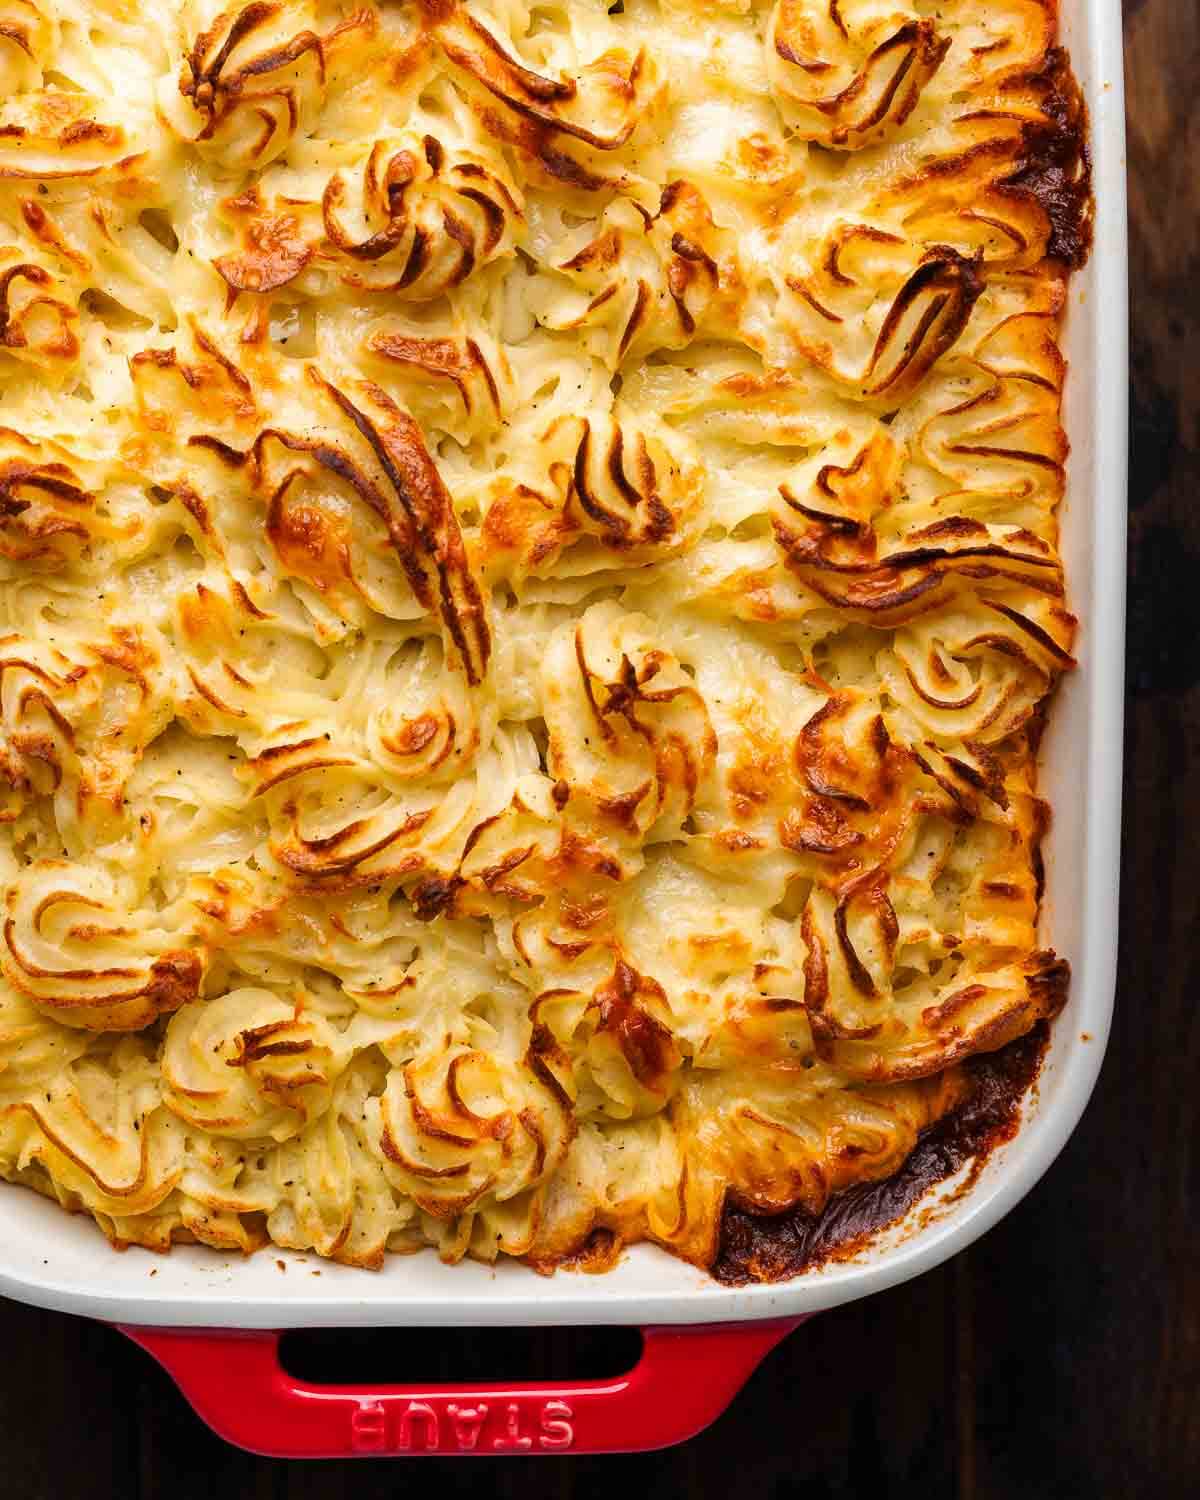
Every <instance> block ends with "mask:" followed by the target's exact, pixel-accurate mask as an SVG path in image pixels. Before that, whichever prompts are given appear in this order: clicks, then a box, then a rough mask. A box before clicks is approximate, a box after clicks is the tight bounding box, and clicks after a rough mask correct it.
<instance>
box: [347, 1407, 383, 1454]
mask: <svg viewBox="0 0 1200 1500" xmlns="http://www.w3.org/2000/svg"><path fill="white" fill-rule="evenodd" d="M386 1443H387V1414H386V1413H385V1412H384V1409H383V1405H382V1403H381V1402H379V1401H360V1402H359V1403H358V1405H357V1406H356V1407H355V1408H354V1410H353V1411H352V1412H351V1413H350V1446H351V1447H352V1448H353V1449H354V1451H355V1452H356V1453H380V1452H382V1451H383V1448H384V1446H385V1445H386Z"/></svg>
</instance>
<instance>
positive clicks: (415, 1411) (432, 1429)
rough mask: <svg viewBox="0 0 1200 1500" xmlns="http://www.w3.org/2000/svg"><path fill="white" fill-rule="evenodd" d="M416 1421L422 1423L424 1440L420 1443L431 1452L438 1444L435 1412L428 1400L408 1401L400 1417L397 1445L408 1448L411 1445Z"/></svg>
mask: <svg viewBox="0 0 1200 1500" xmlns="http://www.w3.org/2000/svg"><path fill="white" fill-rule="evenodd" d="M418 1423H423V1424H424V1431H425V1441H424V1443H422V1444H421V1446H422V1447H423V1448H425V1449H426V1450H427V1451H428V1452H430V1453H432V1452H434V1451H435V1450H436V1449H437V1446H438V1419H437V1413H436V1412H435V1411H434V1409H433V1407H432V1406H430V1404H429V1402H428V1401H410V1402H409V1403H408V1405H407V1406H406V1407H405V1408H404V1412H403V1414H402V1415H401V1417H400V1433H399V1437H398V1439H397V1447H399V1448H402V1449H409V1448H411V1447H412V1446H413V1430H414V1428H415V1427H416V1426H417V1424H418Z"/></svg>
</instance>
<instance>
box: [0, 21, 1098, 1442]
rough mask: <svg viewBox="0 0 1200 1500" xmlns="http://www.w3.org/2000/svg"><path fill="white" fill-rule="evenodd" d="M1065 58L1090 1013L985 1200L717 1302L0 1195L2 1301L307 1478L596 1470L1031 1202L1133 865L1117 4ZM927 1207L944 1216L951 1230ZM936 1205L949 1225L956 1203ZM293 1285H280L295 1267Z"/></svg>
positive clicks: (1076, 704)
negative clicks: (220, 1250) (394, 1469)
mask: <svg viewBox="0 0 1200 1500" xmlns="http://www.w3.org/2000/svg"><path fill="white" fill-rule="evenodd" d="M1063 33H1064V35H1063V40H1064V42H1065V43H1066V45H1067V46H1068V48H1069V49H1070V53H1071V57H1072V61H1073V65H1074V68H1075V71H1076V73H1077V75H1078V77H1079V79H1080V81H1081V84H1082V86H1083V89H1084V93H1085V96H1086V99H1087V101H1088V106H1089V110H1090V116H1091V142H1092V156H1093V168H1094V184H1095V195H1096V203H1097V217H1096V225H1095V241H1094V250H1093V254H1092V257H1091V259H1090V261H1089V263H1088V265H1087V267H1086V269H1085V270H1083V271H1082V272H1080V273H1079V274H1077V275H1076V276H1075V277H1074V279H1073V280H1072V283H1071V288H1070V302H1069V310H1068V314H1067V319H1066V326H1065V347H1066V353H1067V356H1068V359H1069V361H1070V375H1069V379H1068V383H1067V396H1066V411H1065V424H1066V428H1067V432H1068V435H1069V437H1070V441H1071V445H1072V454H1071V459H1070V465H1069V475H1068V488H1067V498H1066V500H1065V502H1064V505H1063V508H1062V512H1061V519H1062V528H1063V551H1064V554H1065V558H1066V564H1067V576H1068V579H1069V580H1070V582H1071V590H1072V604H1073V608H1074V610H1075V612H1076V613H1077V614H1078V615H1079V616H1080V618H1081V619H1082V621H1083V630H1082V634H1081V648H1080V665H1079V669H1078V671H1076V672H1074V673H1072V674H1070V676H1069V677H1068V679H1067V680H1066V681H1064V683H1063V685H1062V687H1061V690H1060V692H1059V694H1058V697H1057V700H1056V703H1055V709H1054V713H1053V715H1052V718H1051V727H1050V730H1049V732H1048V735H1047V738H1046V742H1045V745H1044V750H1043V758H1044V765H1043V772H1042V776H1043V782H1042V785H1043V788H1044V791H1045V794H1046V796H1047V797H1048V798H1049V799H1050V801H1051V803H1052V804H1053V807H1054V810H1055V815H1054V826H1053V830H1052V832H1051V834H1050V836H1049V839H1048V841H1047V847H1046V864H1047V882H1046V899H1045V903H1044V911H1043V927H1044V936H1045V940H1046V941H1047V943H1050V944H1053V946H1054V948H1055V949H1056V950H1057V951H1058V952H1059V953H1061V954H1063V955H1065V956H1066V957H1067V958H1069V960H1070V963H1071V967H1072V971H1073V979H1072V985H1071V997H1070V1001H1069V1004H1068V1007H1067V1010H1066V1011H1065V1012H1064V1014H1063V1015H1062V1017H1061V1018H1060V1019H1059V1021H1058V1023H1057V1024H1056V1026H1055V1027H1054V1030H1053V1035H1052V1039H1051V1042H1050V1045H1049V1048H1048V1051H1047V1054H1046V1058H1045V1062H1044V1065H1043V1068H1042V1072H1041V1075H1040V1078H1039V1086H1038V1088H1037V1090H1036V1091H1035V1092H1034V1094H1033V1095H1031V1096H1030V1097H1029V1098H1027V1100H1026V1102H1025V1105H1024V1118H1023V1120H1022V1124H1021V1128H1020V1130H1019V1131H1018V1132H1017V1134H1016V1135H1015V1137H1014V1138H1013V1139H1011V1140H1009V1141H1007V1142H1006V1143H1005V1144H1003V1145H1002V1146H1000V1147H999V1148H998V1149H996V1150H995V1151H994V1152H993V1153H992V1154H991V1155H990V1157H989V1158H988V1159H987V1161H986V1164H985V1165H984V1166H983V1168H982V1170H981V1171H980V1172H979V1173H978V1175H977V1179H976V1180H974V1181H973V1183H972V1184H971V1186H970V1189H969V1191H967V1192H962V1193H957V1194H956V1193H955V1192H954V1189H955V1187H956V1186H958V1185H960V1184H959V1181H958V1179H950V1180H948V1181H947V1182H945V1183H944V1184H942V1185H941V1187H940V1188H938V1189H935V1190H934V1191H933V1193H932V1195H931V1196H930V1195H927V1196H926V1197H925V1198H924V1199H923V1200H922V1203H921V1205H920V1209H921V1212H920V1222H919V1223H918V1222H917V1211H916V1210H914V1211H913V1212H911V1213H910V1214H909V1216H908V1218H907V1219H906V1220H904V1221H903V1222H901V1223H899V1224H898V1225H895V1226H893V1228H891V1229H890V1230H888V1231H886V1232H883V1233H881V1234H880V1235H878V1236H876V1237H875V1238H874V1240H873V1241H872V1242H871V1243H870V1245H869V1247H868V1248H867V1249H865V1250H863V1251H862V1252H861V1253H860V1254H858V1255H856V1256H855V1257H853V1258H852V1259H849V1260H846V1261H839V1262H831V1263H829V1264H826V1265H823V1266H819V1267H817V1268H815V1269H813V1270H811V1271H809V1272H807V1273H806V1274H804V1275H801V1276H798V1277H796V1278H794V1279H793V1280H791V1281H788V1282H783V1283H777V1284H755V1285H750V1286H726V1285H720V1284H718V1283H717V1282H716V1281H714V1280H712V1279H710V1278H709V1277H708V1276H706V1275H704V1274H703V1273H701V1272H700V1271H698V1270H696V1269H695V1268H694V1267H692V1266H689V1265H686V1264H684V1263H682V1262H680V1261H677V1260H674V1259H672V1258H670V1257H668V1256H666V1255H665V1254H662V1253H661V1252H659V1251H657V1250H656V1249H654V1248H652V1247H650V1246H645V1245H639V1246H637V1247H635V1248H634V1249H633V1250H631V1251H630V1252H629V1253H627V1254H626V1255H625V1256H624V1257H623V1259H622V1260H621V1262H620V1264H619V1265H617V1266H616V1267H615V1268H614V1269H613V1270H612V1271H611V1272H609V1273H608V1274H607V1275H604V1276H599V1277H597V1276H586V1275H576V1274H571V1273H568V1272H561V1273H559V1274H558V1275H556V1276H554V1277H552V1278H549V1279H547V1278H544V1277H541V1276H538V1275H536V1274H535V1273H534V1272H533V1271H532V1270H530V1269H528V1268H526V1267H524V1266H521V1265H518V1264H505V1265H500V1266H496V1267H489V1266H484V1265H480V1264H474V1263H464V1264H461V1265H458V1266H454V1267H449V1266H445V1265H442V1264H441V1263H440V1262H439V1261H438V1260H437V1259H436V1257H435V1256H434V1255H433V1254H432V1252H430V1253H427V1254H422V1255H417V1256H407V1257H395V1258H393V1259H392V1260H391V1261H390V1262H389V1264H388V1265H387V1266H386V1268H385V1269H384V1270H383V1271H381V1272H379V1273H378V1274H376V1275H367V1274H365V1273H364V1272H362V1271H360V1270H354V1269H349V1268H346V1267H341V1266H336V1265H326V1264H322V1265H321V1266H320V1271H321V1274H320V1276H319V1277H318V1276H314V1275H313V1274H312V1272H313V1270H314V1269H315V1266H314V1264H313V1261H312V1259H310V1258H309V1259H306V1258H305V1257H303V1256H296V1255H290V1254H287V1253H286V1252H280V1253H279V1254H278V1255H277V1254H276V1253H274V1252H271V1253H269V1254H260V1255H257V1256H253V1257H250V1258H248V1259H246V1260H242V1259H236V1260H235V1259H227V1258H224V1257H222V1256H221V1255H219V1254H216V1253H214V1252H213V1251H211V1250H207V1249H201V1248H198V1247H190V1246H180V1247H177V1248H176V1249H175V1250H174V1251H173V1252H172V1253H171V1255H170V1256H168V1257H165V1258H158V1257H151V1256H149V1255H146V1254H144V1253H142V1252H141V1251H130V1252H128V1253H127V1254H125V1255H114V1254H113V1253H112V1251H111V1250H110V1249H109V1247H108V1246H107V1244H106V1243H105V1242H104V1240H103V1239H102V1237H101V1236H100V1235H99V1234H97V1233H96V1231H95V1229H94V1227H93V1226H92V1225H91V1224H90V1223H89V1222H85V1221H83V1220H82V1219H78V1218H75V1219H72V1218H68V1217H66V1216H64V1215H63V1213H62V1211H61V1210H60V1209H59V1208H58V1207H57V1206H54V1205H51V1204H49V1203H45V1202H42V1201H41V1200H39V1199H38V1198H37V1197H36V1196H35V1195H34V1194H31V1193H18V1192H8V1191H4V1192H0V1292H2V1293H3V1294H4V1295H6V1296H9V1297H15V1298H18V1299H21V1300H24V1301H27V1302H32V1303H35V1304H38V1305H40V1306H43V1307H48V1308H56V1309H60V1310H64V1311H67V1312H72V1313H78V1314H81V1315H83V1316H87V1317H95V1318H102V1319H106V1320H108V1321H110V1322H113V1323H115V1324H118V1325H120V1326H121V1327H122V1328H123V1329H124V1331H125V1332H126V1333H128V1334H129V1336H130V1337H131V1338H133V1339H135V1340H136V1341H137V1342H138V1343H139V1344H140V1345H141V1346H142V1347H143V1348H145V1349H146V1350H148V1351H149V1352H150V1353H151V1354H152V1355H153V1356H154V1357H155V1358H156V1359H158V1360H159V1361H160V1362H161V1363H162V1364H163V1365H164V1366H165V1367H166V1369H167V1370H168V1371H170V1373H171V1374H172V1376H173V1377H174V1378H175V1380H176V1381H177V1382H178V1384H179V1386H180V1388H181V1390H182V1391H183V1392H184V1394H185V1395H186V1396H187V1398H188V1399H189V1400H190V1401H191V1402H192V1404H193V1406H194V1407H195V1409H196V1411H197V1412H198V1413H199V1414H200V1416H201V1417H202V1418H203V1419H204V1420H205V1421H206V1422H208V1423H209V1424H210V1425H211V1426H212V1427H213V1428H214V1429H215V1430H216V1431H217V1432H219V1433H220V1434H221V1435H222V1436H224V1437H226V1438H227V1439H229V1440H230V1441H231V1442H233V1443H237V1444H239V1445H241V1446H243V1447H245V1448H248V1449H252V1450H254V1451H257V1452H261V1453H266V1454H275V1455H282V1456H289V1457H318V1456H323V1455H325V1456H329V1455H351V1454H364V1455H376V1456H377V1455H380V1454H417V1453H425V1454H446V1453H474V1454H497V1453H529V1454H536V1453H563V1452H576V1453H596V1452H610V1451H621V1450H626V1451H628V1450H636V1449H648V1448H654V1447H660V1446H663V1445H666V1444H670V1443H675V1442H679V1441H681V1440H682V1439H684V1438H687V1437H688V1436H690V1435H691V1434H693V1433H695V1432H697V1431H698V1430H699V1429H701V1428H702V1427H704V1426H705V1424H707V1423H708V1422H710V1421H712V1420H713V1418H714V1417H715V1416H716V1415H717V1414H718V1413H719V1412H720V1411H721V1410H722V1409H723V1408H724V1407H725V1406H726V1404H727V1403H728V1402H729V1401H730V1400H731V1398H732V1397H733V1395H734V1394H735V1392H736V1391H737V1390H738V1388H739V1387H740V1386H741V1384H742V1382H743V1381H744V1380H745V1379H746V1377H747V1376H748V1375H749V1373H750V1372H751V1371H752V1370H753V1369H754V1367H755V1365H756V1364H757V1363H758V1362H759V1361H760V1360H761V1359H762V1357H763V1356H764V1355H765V1354H766V1353H767V1352H768V1351H769V1350H770V1349H771V1348H772V1347H773V1346H774V1345H775V1344H776V1343H777V1342H778V1341H779V1340H780V1339H781V1338H783V1337H784V1336H785V1335H786V1334H787V1333H788V1332H789V1331H790V1330H791V1329H794V1328H795V1327H796V1326H797V1324H799V1323H801V1322H803V1321H804V1319H806V1318H807V1317H810V1316H811V1315H812V1314H814V1313H817V1312H821V1311H827V1310H829V1309H831V1308H834V1307H836V1306H838V1304H839V1303H843V1302H848V1301H850V1300H852V1299H854V1298H858V1297H865V1296H868V1295H870V1294H871V1293H873V1292H877V1291H880V1290H882V1289H884V1288H886V1287H890V1286H895V1285H896V1284H897V1283H899V1282H902V1281H905V1280H907V1279H908V1278H909V1277H913V1276H916V1275H919V1274H920V1273H921V1272H922V1271H925V1270H927V1269H929V1268H930V1267H931V1266H934V1265H937V1264H938V1263H939V1262H941V1261H943V1260H945V1259H946V1258H947V1257H948V1256H950V1255H953V1254H954V1253H955V1252H956V1251H958V1250H961V1249H962V1248H963V1247H964V1246H965V1245H968V1244H969V1243H970V1242H971V1241H972V1240H974V1239H975V1238H976V1237H977V1236H979V1235H980V1234H982V1233H983V1232H984V1231H985V1230H987V1229H988V1228H989V1227H990V1226H991V1225H993V1224H994V1223H995V1222H996V1221H997V1220H998V1219H999V1218H1000V1217H1001V1216H1002V1215H1003V1214H1005V1213H1006V1212H1007V1211H1008V1210H1009V1209H1010V1208H1012V1207H1013V1205H1014V1204H1015V1203H1017V1202H1018V1200H1019V1199H1020V1198H1021V1197H1022V1196H1023V1195H1024V1194H1025V1193H1027V1192H1028V1191H1029V1189H1030V1188H1031V1187H1032V1186H1033V1184H1034V1183H1035V1182H1036V1181H1037V1180H1038V1178H1039V1177H1040V1176H1041V1175H1042V1173H1043V1172H1045V1170H1046V1168H1047V1167H1048V1166H1049V1165H1050V1163H1051V1162H1052V1161H1053V1160H1054V1158H1055V1156H1056V1155H1057V1154H1058V1152H1059V1151H1060V1149H1061V1148H1062V1146H1063V1144H1064V1142H1065V1141H1066V1139H1067V1137H1068V1136H1069V1134H1070V1133H1071V1130H1072V1129H1073V1127H1074V1126H1075V1123H1076V1121H1077V1120H1078V1119H1079V1116H1080V1114H1081V1112H1082V1111H1083V1108H1084V1106H1085V1104H1086V1102H1087V1099H1088V1096H1089V1094H1090V1092H1091V1089H1092V1086H1093V1083H1094V1081H1095V1078H1096V1075H1097V1072H1098V1070H1099V1066H1100V1061H1101V1057H1102V1055H1103V1051H1104V1045H1105V1039H1106V1036H1107V1032H1108V1024H1109V1014H1110V1009H1111V1004H1112V997H1113V983H1114V972H1115V957H1116V932H1117V881H1118V859H1119V853H1120V840H1119V835H1120V789H1121V779H1120V773H1121V731H1122V679H1123V652H1124V578H1125V522H1126V515H1125V504H1126V499H1125V464H1126V379H1127V358H1126V288H1125V259H1126V257H1125V186H1124V175H1125V162H1124V117H1123V96H1122V76H1121V14H1120V7H1119V4H1118V0H1066V3H1064V14H1063ZM931 1203H932V1204H933V1205H934V1211H933V1212H932V1213H931V1212H930V1211H929V1210H930V1207H931ZM939 1203H940V1205H941V1206H940V1207H937V1206H936V1205H937V1204H939ZM281 1262H282V1264H283V1265H284V1266H285V1267H287V1269H288V1270H289V1271H290V1272H291V1274H281V1272H280V1269H279V1267H280V1263H281ZM547 1324H556V1325H571V1324H575V1325H581V1324H596V1325H598V1324H608V1325H612V1324H625V1325H636V1326H640V1327H641V1328H642V1329H643V1330H644V1352H643V1354H642V1358H641V1361H640V1363H638V1365H637V1366H636V1368H634V1369H633V1370H631V1371H630V1372H629V1373H628V1374H626V1375H624V1376H621V1377H619V1378H616V1379H610V1380H601V1381H590V1382H577V1383H567V1384H549V1383H545V1382H536V1383H531V1384H492V1385H472V1386H455V1385H431V1386H412V1387H408V1386H406V1387H386V1388H385V1387H381V1386H379V1385H363V1386H328V1387H325V1386H318V1385H312V1384H307V1383H305V1382H302V1381H300V1380H297V1379H294V1378H292V1377H291V1376H289V1375H288V1374H286V1373H285V1372H284V1370H283V1368H282V1367H281V1365H280V1363H279V1359H278V1343H279V1338H280V1331H281V1330H287V1329H301V1328H314V1327H326V1328H329V1327H360V1328H361V1327H367V1326H370V1327H376V1328H391V1327H394V1328H403V1327H413V1326H417V1325H420V1326H446V1327H465V1326H485V1325H487V1326H505V1325H507V1326H512V1327H521V1326H529V1325H547Z"/></svg>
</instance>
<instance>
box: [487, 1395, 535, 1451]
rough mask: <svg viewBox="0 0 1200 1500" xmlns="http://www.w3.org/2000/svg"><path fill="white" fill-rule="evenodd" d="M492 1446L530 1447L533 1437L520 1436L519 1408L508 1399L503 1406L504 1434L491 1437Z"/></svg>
mask: <svg viewBox="0 0 1200 1500" xmlns="http://www.w3.org/2000/svg"><path fill="white" fill-rule="evenodd" d="M492 1447H493V1448H532V1447H533V1439H532V1438H529V1437H522V1436H521V1408H520V1407H519V1406H518V1405H517V1403H516V1402H515V1401H510V1402H509V1403H508V1405H507V1406H506V1407H505V1408H504V1434H503V1436H502V1437H498V1438H493V1439H492Z"/></svg>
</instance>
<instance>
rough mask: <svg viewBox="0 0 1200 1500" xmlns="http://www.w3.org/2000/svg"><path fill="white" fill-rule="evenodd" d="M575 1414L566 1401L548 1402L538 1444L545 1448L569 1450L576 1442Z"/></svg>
mask: <svg viewBox="0 0 1200 1500" xmlns="http://www.w3.org/2000/svg"><path fill="white" fill-rule="evenodd" d="M574 1415H575V1413H574V1412H573V1411H572V1410H571V1408H570V1407H569V1406H568V1405H567V1403H566V1402H565V1401H547V1402H546V1403H545V1404H544V1405H543V1407H542V1432H541V1436H540V1437H539V1438H538V1443H539V1444H540V1445H541V1447H543V1448H569V1447H570V1446H571V1444H572V1443H573V1442H574V1441H575V1429H574V1427H573V1426H572V1425H571V1419H572V1417H574Z"/></svg>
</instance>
